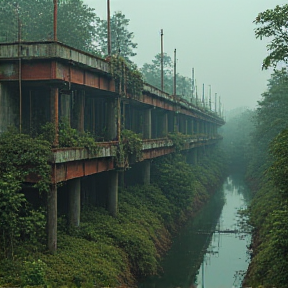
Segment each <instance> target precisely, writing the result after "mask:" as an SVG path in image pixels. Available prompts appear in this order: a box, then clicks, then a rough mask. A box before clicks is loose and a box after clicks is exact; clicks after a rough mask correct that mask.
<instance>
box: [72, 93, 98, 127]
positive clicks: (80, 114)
mask: <svg viewBox="0 0 288 288" xmlns="http://www.w3.org/2000/svg"><path fill="white" fill-rule="evenodd" d="M75 100H76V101H75V102H76V103H75V110H76V111H77V112H76V114H77V117H76V118H77V119H76V125H77V126H76V128H77V130H78V131H79V132H84V109H85V91H79V92H78V93H77V95H76V96H75ZM93 108H94V109H95V107H93ZM93 132H95V131H93Z"/></svg>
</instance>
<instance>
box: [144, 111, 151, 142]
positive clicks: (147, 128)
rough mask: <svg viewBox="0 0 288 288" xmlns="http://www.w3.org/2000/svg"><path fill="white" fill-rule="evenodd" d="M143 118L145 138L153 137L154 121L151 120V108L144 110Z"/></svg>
mask: <svg viewBox="0 0 288 288" xmlns="http://www.w3.org/2000/svg"><path fill="white" fill-rule="evenodd" d="M143 118H144V119H143V120H144V125H143V128H144V131H143V139H151V130H152V129H151V128H152V124H151V123H152V122H151V109H146V110H144V113H143Z"/></svg>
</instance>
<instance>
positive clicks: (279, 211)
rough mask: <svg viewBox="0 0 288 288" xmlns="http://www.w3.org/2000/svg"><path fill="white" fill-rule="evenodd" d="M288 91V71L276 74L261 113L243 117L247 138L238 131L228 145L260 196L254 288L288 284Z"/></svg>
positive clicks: (254, 220) (255, 215)
mask: <svg viewBox="0 0 288 288" xmlns="http://www.w3.org/2000/svg"><path fill="white" fill-rule="evenodd" d="M287 89H288V75H287V71H286V70H285V69H282V70H279V71H274V73H273V74H272V75H271V79H270V80H269V82H268V89H267V91H266V92H265V93H263V94H262V99H261V101H259V102H258V104H259V105H258V108H257V110H256V111H246V112H245V113H242V114H241V115H239V116H238V117H237V121H238V125H239V128H241V127H245V131H244V133H241V131H242V130H241V129H235V127H234V126H233V127H234V129H235V131H237V133H232V134H233V135H234V136H237V137H233V138H232V139H231V138H229V139H227V143H226V144H228V143H229V144H230V148H231V150H230V151H231V153H232V157H231V159H232V160H233V161H235V162H234V164H236V165H237V166H238V167H239V166H240V165H242V166H243V167H244V168H245V169H246V180H247V182H248V184H249V185H250V187H251V190H252V192H253V194H254V199H253V201H252V203H251V205H250V207H249V209H248V215H249V218H250V220H249V221H250V224H251V225H252V226H253V227H254V230H253V242H252V244H251V247H250V248H251V251H253V252H252V258H251V263H250V266H249V269H248V274H247V276H246V280H245V285H246V286H251V287H265V288H266V287H287V282H288V277H287V275H288V260H287V259H288V258H287V256H288V254H287V248H288V241H287V239H288V234H287V231H288V230H287V228H288V227H287V216H288V214H287V211H288V210H287V207H288V197H287V196H288V193H287V192H288V190H287V176H288V170H287V163H288V148H287V147H288V145H287V143H288V132H287V127H288V118H287V112H286V111H287V109H288V98H287ZM232 122H233V120H232ZM235 122H236V121H234V122H233V125H235ZM249 123H250V124H249ZM228 126H229V125H228ZM239 131H240V135H238V132H239ZM230 132H231V131H230ZM232 132H233V131H232ZM247 132H249V133H247ZM230 135H231V133H230ZM241 136H242V138H243V139H240V138H241ZM239 137H240V138H239ZM226 138H228V137H227V135H226ZM243 156H244V157H243ZM241 157H242V160H241ZM243 160H244V161H243Z"/></svg>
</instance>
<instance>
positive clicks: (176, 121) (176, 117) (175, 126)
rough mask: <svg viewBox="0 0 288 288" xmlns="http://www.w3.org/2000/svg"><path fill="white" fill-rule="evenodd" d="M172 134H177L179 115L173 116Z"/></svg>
mask: <svg viewBox="0 0 288 288" xmlns="http://www.w3.org/2000/svg"><path fill="white" fill-rule="evenodd" d="M174 132H179V115H178V114H175V116H174Z"/></svg>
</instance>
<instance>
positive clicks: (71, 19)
mask: <svg viewBox="0 0 288 288" xmlns="http://www.w3.org/2000/svg"><path fill="white" fill-rule="evenodd" d="M15 3H16V4H15ZM53 9H54V5H53V0H41V1H40V0H18V1H17V2H14V1H9V0H2V1H1V8H0V31H1V32H0V40H1V41H8V42H14V41H17V39H18V32H19V31H18V30H19V29H18V19H19V20H20V24H21V29H20V30H21V31H20V33H21V40H22V41H43V40H44V41H45V40H53ZM95 17H96V15H95V13H94V9H92V8H89V7H88V6H87V5H84V4H83V1H81V0H66V1H59V3H58V25H57V34H58V35H57V36H58V37H57V38H58V40H59V41H61V42H63V43H65V44H67V45H69V46H72V47H75V48H77V49H80V50H85V51H87V52H93V53H96V52H97V51H96V47H95V46H94V38H95V31H96V28H95V26H94V20H95ZM68 31H69V33H68Z"/></svg>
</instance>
